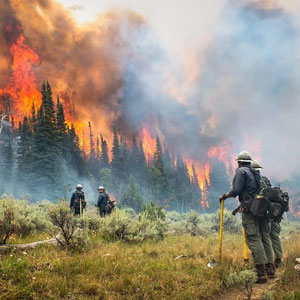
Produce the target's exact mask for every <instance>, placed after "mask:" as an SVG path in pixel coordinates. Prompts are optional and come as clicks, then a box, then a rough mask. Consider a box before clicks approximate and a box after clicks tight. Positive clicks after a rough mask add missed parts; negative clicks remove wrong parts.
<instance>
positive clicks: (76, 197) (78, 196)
mask: <svg viewBox="0 0 300 300" xmlns="http://www.w3.org/2000/svg"><path fill="white" fill-rule="evenodd" d="M80 200H81V201H82V203H81V204H82V208H85V206H86V202H85V197H84V192H82V191H81V192H79V191H75V192H74V193H73V194H72V197H71V201H70V207H71V208H73V207H76V206H79V201H80Z"/></svg>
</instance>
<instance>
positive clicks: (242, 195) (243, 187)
mask: <svg viewBox="0 0 300 300" xmlns="http://www.w3.org/2000/svg"><path fill="white" fill-rule="evenodd" d="M237 161H238V168H237V170H236V173H235V176H234V179H233V182H232V189H231V191H230V192H228V193H226V194H224V195H222V196H220V197H219V200H220V201H222V200H225V199H227V198H231V197H233V198H235V197H237V196H239V201H240V202H241V212H242V223H243V227H244V229H245V233H246V239H247V244H248V247H249V248H250V250H251V252H252V255H253V259H254V263H255V267H256V272H257V277H258V279H257V283H266V282H267V280H268V279H267V275H266V272H265V266H266V264H267V263H268V259H267V255H266V251H265V247H264V244H263V241H262V236H266V235H265V232H264V231H265V230H266V229H265V226H264V225H263V226H262V223H265V220H263V222H262V221H261V220H260V219H258V218H257V217H254V216H253V215H252V214H251V213H250V212H249V209H250V204H251V202H252V200H253V199H254V197H255V196H256V194H257V192H258V191H259V189H260V187H259V184H258V183H257V181H256V179H255V176H254V174H253V172H252V171H251V161H252V158H251V155H250V154H249V153H248V152H247V151H243V152H241V153H240V154H239V155H238V158H237ZM268 243H269V244H271V241H268Z"/></svg>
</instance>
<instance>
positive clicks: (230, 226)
mask: <svg viewBox="0 0 300 300" xmlns="http://www.w3.org/2000/svg"><path fill="white" fill-rule="evenodd" d="M0 203H1V204H0V228H1V229H0V238H2V237H3V231H4V230H7V229H8V226H9V225H11V226H12V227H14V230H15V232H14V233H13V234H11V235H10V237H9V238H8V239H7V241H6V243H7V244H8V245H11V244H19V243H30V242H33V241H37V240H45V239H47V238H53V237H55V236H56V237H57V238H58V239H59V241H60V242H59V243H58V244H51V245H41V246H38V247H36V248H34V249H16V248H15V247H10V248H9V249H5V250H4V249H2V250H1V248H0V250H1V251H0V299H1V300H16V299H26V300H30V299H32V300H35V299H53V300H54V299H74V300H75V299H76V300H83V299H99V300H100V299H109V300H110V299H136V300H140V299H178V300H184V299H215V297H217V298H216V299H226V297H225V296H224V295H226V293H227V292H228V291H230V290H232V289H234V288H238V289H240V290H241V289H243V288H242V287H240V286H232V285H231V286H229V285H228V281H227V278H229V277H230V276H231V274H239V273H240V272H241V271H243V270H247V269H249V270H250V269H252V268H253V266H252V265H251V259H250V264H245V262H244V259H243V245H242V234H241V224H240V219H239V218H237V217H233V216H231V214H230V212H228V211H227V212H226V213H225V220H224V230H225V233H224V243H223V258H222V262H221V263H219V262H218V263H217V264H216V266H215V267H214V268H210V267H208V263H209V262H212V261H217V258H218V257H217V255H218V213H215V214H211V215H199V214H197V213H195V212H190V213H188V214H182V215H181V214H179V213H176V212H165V211H163V210H161V209H160V208H158V207H156V206H154V205H151V204H150V205H148V207H146V208H145V209H144V211H143V212H142V213H140V214H136V213H135V212H134V211H132V210H130V209H118V210H116V211H115V212H114V213H113V214H112V215H111V216H109V217H106V218H104V219H100V218H99V217H98V216H97V211H96V210H95V209H93V208H92V209H90V210H88V211H87V212H86V213H85V215H84V216H83V217H82V218H75V217H74V216H73V215H72V213H71V212H70V211H69V210H68V207H67V204H66V203H63V202H62V203H60V204H51V203H48V202H43V203H37V204H28V203H26V202H24V201H21V200H18V201H17V200H15V199H13V198H11V197H6V198H2V199H1V202H0ZM20 203H22V205H21V204H20ZM8 211H10V212H13V216H12V215H11V216H10V220H11V221H10V224H9V223H7V212H8ZM37 212H38V213H37ZM22 213H23V214H24V213H25V216H22ZM53 216H56V220H62V218H65V221H66V222H65V223H64V225H65V226H66V227H65V228H67V227H68V228H69V229H70V230H71V232H72V230H73V229H74V230H73V236H72V238H71V239H70V240H69V243H68V244H66V243H65V240H64V235H63V234H61V235H60V236H57V233H58V232H59V231H60V230H61V229H60V228H59V226H57V223H55V218H54V217H53ZM23 217H24V218H23ZM39 217H41V218H42V219H40V218H39ZM18 222H19V224H18ZM22 222H23V223H22ZM26 222H27V223H26ZM20 224H23V227H22V226H20ZM18 226H19V227H18ZM26 226H27V229H26ZM72 226H73V227H72ZM299 226H300V224H299V223H296V222H287V221H284V222H283V224H282V241H283V247H284V251H285V254H284V255H285V257H284V263H283V266H282V267H281V269H280V276H279V277H278V278H277V280H276V284H274V285H273V286H272V290H271V291H270V290H268V291H267V290H266V292H265V293H262V295H261V298H260V299H265V300H271V299H283V300H296V299H300V279H299V274H298V273H297V272H296V271H295V269H294V265H295V258H297V257H300V234H299ZM24 228H25V229H26V230H24ZM22 230H23V231H22ZM222 295H223V296H222ZM224 297H225V298H224Z"/></svg>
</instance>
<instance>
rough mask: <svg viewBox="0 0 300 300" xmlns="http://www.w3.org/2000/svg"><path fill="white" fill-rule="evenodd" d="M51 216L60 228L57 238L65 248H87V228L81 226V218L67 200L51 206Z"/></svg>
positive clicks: (55, 224)
mask: <svg viewBox="0 0 300 300" xmlns="http://www.w3.org/2000/svg"><path fill="white" fill-rule="evenodd" d="M49 217H50V219H51V221H52V223H53V225H54V226H55V227H56V228H57V229H59V230H60V232H59V234H58V235H57V236H56V240H57V242H58V243H59V244H60V245H61V246H62V247H63V248H67V249H71V250H79V251H81V250H84V249H86V248H87V245H88V237H87V233H86V230H83V229H80V228H79V225H80V220H81V219H79V218H78V217H75V216H74V215H73V213H72V212H71V210H70V208H69V204H68V203H67V202H66V201H63V202H60V203H59V204H57V205H53V206H52V207H50V208H49Z"/></svg>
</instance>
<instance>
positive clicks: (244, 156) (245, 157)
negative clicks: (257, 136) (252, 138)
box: [236, 151, 252, 162]
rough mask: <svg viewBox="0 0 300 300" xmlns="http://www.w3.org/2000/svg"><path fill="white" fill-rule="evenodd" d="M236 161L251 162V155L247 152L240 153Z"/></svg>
mask: <svg viewBox="0 0 300 300" xmlns="http://www.w3.org/2000/svg"><path fill="white" fill-rule="evenodd" d="M236 160H237V161H241V162H251V160H252V157H251V154H250V153H249V152H248V151H242V152H240V153H239V155H238V157H237V159H236Z"/></svg>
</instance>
